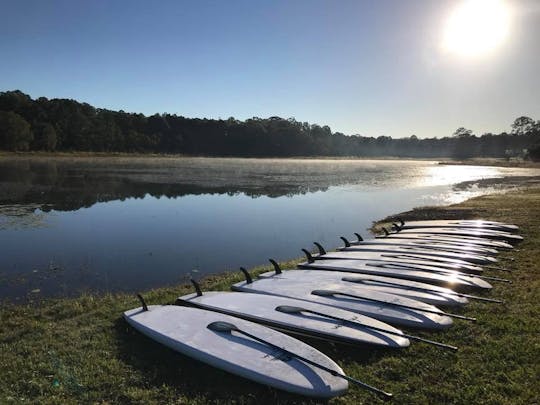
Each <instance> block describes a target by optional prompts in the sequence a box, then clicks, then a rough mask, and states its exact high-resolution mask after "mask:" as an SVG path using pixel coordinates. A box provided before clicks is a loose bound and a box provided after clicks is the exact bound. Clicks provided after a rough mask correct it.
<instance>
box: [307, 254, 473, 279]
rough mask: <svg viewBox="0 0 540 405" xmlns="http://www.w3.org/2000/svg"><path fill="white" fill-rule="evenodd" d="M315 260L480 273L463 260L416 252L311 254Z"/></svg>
mask: <svg viewBox="0 0 540 405" xmlns="http://www.w3.org/2000/svg"><path fill="white" fill-rule="evenodd" d="M313 257H314V258H315V259H317V260H327V259H343V260H362V261H366V260H368V261H384V262H392V263H398V264H403V263H407V264H417V265H424V266H431V267H434V268H438V269H437V271H441V272H443V271H444V272H448V271H460V272H464V273H471V274H481V273H482V272H483V270H482V268H481V267H478V266H476V265H473V264H470V263H467V262H465V261H463V260H457V259H447V258H444V257H441V258H434V257H433V256H426V255H421V254H416V253H399V252H386V253H385V252H326V253H325V254H322V255H320V254H319V255H316V256H313Z"/></svg>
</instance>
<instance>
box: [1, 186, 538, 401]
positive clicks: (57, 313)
mask: <svg viewBox="0 0 540 405" xmlns="http://www.w3.org/2000/svg"><path fill="white" fill-rule="evenodd" d="M401 216H402V217H404V218H405V219H407V218H423V217H430V218H446V217H452V216H454V217H483V218H489V219H491V220H498V221H505V222H511V223H515V224H518V225H519V226H520V227H521V234H522V235H523V236H524V237H525V241H524V242H523V243H522V244H521V245H519V246H518V247H517V249H515V250H513V251H511V252H505V253H502V254H501V255H500V258H501V263H502V265H504V267H505V268H507V269H509V270H511V271H512V273H507V272H497V271H491V272H490V273H491V274H492V275H494V276H499V277H508V278H510V279H512V281H513V284H511V285H507V284H496V285H495V288H494V291H493V292H492V293H491V294H490V295H489V296H491V297H496V298H501V299H504V300H506V304H505V305H496V304H485V303H479V302H475V303H471V304H469V306H468V307H467V308H466V309H465V310H464V311H462V313H463V314H466V315H470V316H476V317H477V318H478V322H477V323H476V324H470V323H465V322H460V321H456V322H455V326H454V327H453V328H451V329H450V330H449V331H447V332H444V333H437V334H434V333H431V334H430V333H425V334H422V335H423V336H425V337H427V338H432V339H435V340H441V341H444V342H447V343H451V344H454V345H457V346H459V347H460V350H459V351H458V352H457V353H447V352H444V351H441V350H439V349H437V348H434V347H430V346H425V345H422V344H413V345H412V346H411V347H410V348H409V349H406V350H402V351H399V352H391V351H383V350H373V349H362V348H352V347H347V346H332V345H329V344H327V343H324V342H317V341H310V343H312V344H314V345H315V346H317V347H318V348H319V349H321V350H322V351H324V352H325V353H327V354H328V355H330V356H331V357H333V358H334V359H335V360H336V361H337V362H338V363H340V364H341V365H342V366H343V368H344V369H345V370H346V372H347V373H348V374H350V375H351V376H353V377H356V378H359V379H362V380H364V381H366V382H368V383H370V384H373V385H376V386H379V387H381V388H384V389H385V390H387V391H390V392H393V393H394V395H395V403H400V404H401V403H426V404H427V403H431V404H434V403H459V404H472V403H488V404H501V403H502V404H530V403H534V402H535V401H537V400H538V398H539V397H540V387H539V385H538V381H537V378H538V375H540V366H539V359H540V344H539V341H538V332H539V331H540V306H539V305H538V302H540V277H539V275H538V264H537V261H538V259H540V190H539V189H531V190H527V191H523V192H519V193H512V194H506V195H490V196H484V197H480V198H476V199H472V200H469V201H466V202H464V203H462V204H459V205H456V206H451V207H446V208H435V209H433V208H432V209H417V210H413V211H411V212H408V213H403V214H402V215H401ZM392 219H393V218H388V219H387V220H392ZM293 264H294V263H288V265H293ZM284 265H287V264H284ZM266 269H269V268H266ZM262 270H263V268H259V269H254V270H253V271H252V272H253V273H257V272H260V271H262ZM238 280H240V277H239V276H238V275H237V274H232V273H226V274H221V275H217V276H213V277H209V278H207V279H205V280H203V282H202V285H203V287H204V288H205V289H222V290H226V289H228V286H229V285H230V284H231V283H233V282H236V281H238ZM187 292H191V288H190V287H189V286H186V285H179V286H171V287H168V288H162V289H156V290H152V291H146V292H143V293H144V296H145V298H146V300H147V302H148V303H152V304H154V303H172V302H173V301H174V299H175V297H176V296H177V295H179V294H184V293H187ZM134 306H138V302H137V300H136V298H135V297H134V296H133V295H131V294H114V295H106V296H90V295H87V296H82V297H79V298H76V299H63V300H48V301H44V302H41V303H40V304H39V305H34V306H31V305H26V306H25V305H20V306H14V305H10V304H4V305H2V307H1V308H0V319H1V327H0V378H1V381H2V384H1V385H0V403H2V404H4V403H21V402H33V403H89V402H92V403H94V402H95V403H192V404H198V403H200V404H203V403H231V402H233V403H286V402H292V401H298V402H301V401H304V400H303V399H302V398H297V397H293V396H289V395H286V394H283V393H280V392H277V391H273V390H271V389H269V388H266V387H264V386H259V385H256V384H253V383H250V382H249V381H246V380H241V379H239V378H237V377H234V376H232V375H229V374H226V373H224V372H220V371H218V370H214V369H212V368H210V367H208V366H205V365H203V364H200V363H197V362H194V361H192V360H190V359H188V358H186V357H183V356H181V355H178V354H176V353H174V352H172V351H170V350H168V349H166V348H163V347H161V346H160V345H158V344H155V343H153V342H151V341H150V340H148V339H146V338H144V337H142V336H141V335H139V334H138V333H136V332H134V331H133V330H131V329H130V328H129V327H128V325H127V324H126V323H125V322H124V321H123V320H122V319H121V313H122V312H123V311H125V310H126V309H129V308H132V307H134ZM374 401H375V398H374V397H373V396H372V395H370V394H368V393H366V392H364V391H362V390H359V389H356V388H351V390H350V391H349V393H348V394H347V395H345V396H343V397H341V398H338V399H335V400H333V401H331V403H335V404H358V403H372V402H374Z"/></svg>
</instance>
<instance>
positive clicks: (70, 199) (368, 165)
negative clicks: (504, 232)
mask: <svg viewBox="0 0 540 405" xmlns="http://www.w3.org/2000/svg"><path fill="white" fill-rule="evenodd" d="M539 175H540V170H539V169H520V168H499V167H486V166H453V165H452V166H446V165H439V164H437V162H434V161H413V160H331V159H320V160H314V159H232V158H231V159H225V158H223V159H218V158H173V157H160V158H149V157H136V158H128V157H118V158H95V157H81V158H72V157H55V158H46V157H31V158H27V157H2V158H0V245H1V246H2V255H1V258H0V296H1V297H3V298H5V299H9V300H15V301H19V300H33V299H34V298H39V297H45V296H67V295H75V294H80V293H81V292H84V291H88V292H96V291H99V292H114V291H138V290H145V289H149V288H152V287H158V286H164V285H167V284H172V283H178V282H183V281H186V280H187V279H188V278H189V276H190V275H193V276H195V277H202V276H204V275H207V274H211V273H217V272H222V271H230V270H236V269H238V267H239V266H245V267H251V266H255V265H259V264H266V263H268V258H275V259H276V260H285V259H292V258H296V257H299V256H301V254H302V253H301V251H300V249H301V248H308V249H311V248H312V247H313V245H312V242H313V241H319V242H321V243H322V244H323V245H324V246H326V247H328V248H335V247H337V246H339V245H340V240H339V238H338V237H339V236H340V235H343V236H346V237H353V232H359V233H361V234H363V235H366V236H369V234H368V231H367V228H369V227H370V226H371V224H372V221H375V220H377V219H381V218H383V217H385V216H387V215H390V214H393V213H397V212H400V211H404V210H408V209H411V208H413V207H416V206H422V205H443V204H449V203H455V202H460V201H462V200H464V199H467V198H470V197H472V196H476V195H480V194H484V193H490V192H498V191H500V189H501V188H499V187H478V186H477V185H476V184H475V182H476V181H478V180H481V179H496V178H501V177H505V176H539ZM461 182H470V183H468V186H467V187H460V188H456V187H455V185H456V184H457V183H461ZM494 184H496V182H494Z"/></svg>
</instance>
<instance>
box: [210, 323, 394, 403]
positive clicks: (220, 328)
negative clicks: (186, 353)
mask: <svg viewBox="0 0 540 405" xmlns="http://www.w3.org/2000/svg"><path fill="white" fill-rule="evenodd" d="M207 328H208V329H210V330H213V331H214V332H222V333H232V332H237V333H241V334H242V335H244V336H247V337H249V338H251V339H253V340H256V341H257V342H260V343H262V344H265V345H267V346H270V347H272V348H273V349H276V350H280V351H282V352H283V353H285V354H286V355H288V356H290V357H294V358H296V359H298V360H300V361H303V362H304V363H307V364H310V365H312V366H314V367H317V368H320V369H321V370H324V371H326V372H328V373H330V374H332V375H333V376H336V377H341V378H343V379H345V380H347V381H350V382H352V383H355V384H356V385H359V386H360V387H363V388H366V389H368V390H369V391H371V392H374V393H376V394H378V395H380V396H382V397H383V398H384V399H385V400H388V399H392V397H393V395H392V394H390V393H388V392H384V391H382V390H380V389H378V388H375V387H372V386H371V385H368V384H366V383H364V382H362V381H359V380H357V379H355V378H352V377H349V376H347V375H345V374H342V373H339V372H337V371H335V370H332V369H331V368H328V367H326V366H323V365H322V364H319V363H317V362H315V361H313V360H310V359H307V358H305V357H303V356H301V355H299V354H296V353H293V352H291V351H289V350H287V349H284V348H282V347H279V346H277V345H275V344H273V343H272V342H269V341H267V340H264V339H261V338H259V337H257V336H254V335H252V334H251V333H249V332H246V331H244V330H242V329H240V328H238V327H237V326H236V325H234V324H232V323H229V322H223V321H217V322H212V323H210V324H208V326H207Z"/></svg>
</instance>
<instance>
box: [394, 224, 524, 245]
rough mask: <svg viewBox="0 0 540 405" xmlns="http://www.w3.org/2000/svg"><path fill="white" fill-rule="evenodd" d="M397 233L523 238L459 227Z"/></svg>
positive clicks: (498, 232) (512, 239)
mask: <svg viewBox="0 0 540 405" xmlns="http://www.w3.org/2000/svg"><path fill="white" fill-rule="evenodd" d="M397 234H399V235H404V234H413V235H422V234H429V235H452V236H466V237H471V236H472V237H477V238H478V237H479V238H485V239H489V240H502V241H506V242H508V243H517V242H521V241H522V240H523V237H522V236H520V235H515V234H513V233H509V232H502V231H487V230H485V231H476V230H473V229H459V228H444V227H440V228H417V229H403V230H401V231H398V232H397Z"/></svg>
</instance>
